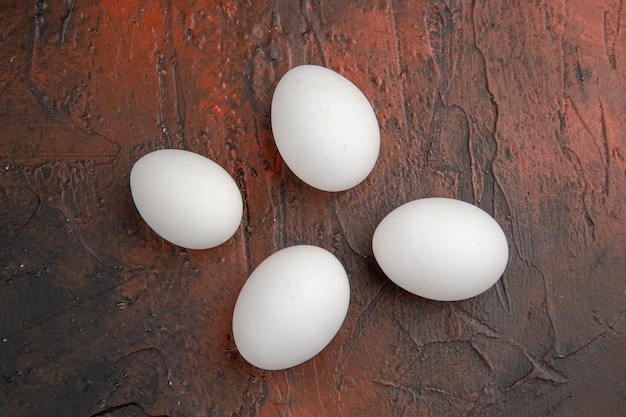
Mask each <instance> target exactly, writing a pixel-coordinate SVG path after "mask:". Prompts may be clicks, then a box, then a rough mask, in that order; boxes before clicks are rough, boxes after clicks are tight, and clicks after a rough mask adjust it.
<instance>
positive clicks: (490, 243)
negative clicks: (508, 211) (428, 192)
mask: <svg viewBox="0 0 626 417" xmlns="http://www.w3.org/2000/svg"><path fill="white" fill-rule="evenodd" d="M372 249H373V251H374V257H375V258H376V260H377V262H378V264H379V265H380V267H381V269H382V270H383V272H384V273H385V274H386V275H387V276H388V277H389V279H391V280H392V281H393V282H395V283H396V284H397V285H399V286H400V287H402V288H404V289H405V290H407V291H409V292H411V293H413V294H416V295H419V296H421V297H425V298H429V299H433V300H440V301H456V300H463V299H466V298H470V297H474V296H476V295H478V294H480V293H482V292H484V291H486V290H487V289H489V288H490V287H491V286H492V285H493V284H495V283H496V282H497V281H498V279H499V278H500V276H501V275H502V273H503V272H504V269H505V268H506V265H507V262H508V258H509V248H508V243H507V240H506V236H505V234H504V232H503V230H502V228H500V225H499V224H498V223H497V222H496V221H495V220H494V218H493V217H491V216H490V215H489V214H488V213H487V212H485V211H483V210H482V209H480V208H479V207H476V206H474V205H472V204H469V203H466V202H463V201H459V200H455V199H450V198H423V199H419V200H414V201H411V202H409V203H406V204H404V205H401V206H400V207H398V208H396V209H394V210H393V211H391V212H390V213H389V214H388V215H387V216H386V217H385V218H384V219H383V220H382V221H381V222H380V224H379V225H378V227H377V228H376V230H375V232H374V236H373V239H372Z"/></svg>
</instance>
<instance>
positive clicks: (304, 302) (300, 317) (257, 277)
mask: <svg viewBox="0 0 626 417" xmlns="http://www.w3.org/2000/svg"><path fill="white" fill-rule="evenodd" d="M349 302H350V284H349V281H348V276H347V274H346V271H345V269H344V268H343V266H342V264H341V262H339V260H338V259H337V258H336V257H335V256H334V255H333V254H331V253H330V252H328V251H327V250H325V249H322V248H319V247H317V246H309V245H296V246H290V247H287V248H285V249H282V250H279V251H277V252H275V253H274V254H272V255H270V256H269V257H268V258H266V259H265V260H264V261H263V262H262V263H261V264H259V266H258V267H257V268H256V269H255V270H254V271H253V272H252V273H251V274H250V276H249V278H248V280H247V281H246V283H245V284H244V286H243V288H242V289H241V292H240V294H239V297H238V298H237V302H236V303H235V309H234V312H233V323H232V324H233V338H234V340H235V344H236V345H237V349H238V350H239V353H240V354H241V356H243V358H244V359H246V360H247V361H248V362H249V363H251V364H252V365H254V366H256V367H258V368H262V369H266V370H278V369H286V368H290V367H293V366H296V365H299V364H301V363H303V362H305V361H307V360H309V359H311V358H313V357H314V356H315V355H317V354H318V353H319V352H321V351H322V350H323V349H324V347H326V346H327V345H328V344H329V343H330V342H331V340H332V339H333V338H334V337H335V335H336V334H337V332H338V331H339V329H340V327H341V325H342V323H343V321H344V319H345V317H346V313H347V311H348V304H349Z"/></svg>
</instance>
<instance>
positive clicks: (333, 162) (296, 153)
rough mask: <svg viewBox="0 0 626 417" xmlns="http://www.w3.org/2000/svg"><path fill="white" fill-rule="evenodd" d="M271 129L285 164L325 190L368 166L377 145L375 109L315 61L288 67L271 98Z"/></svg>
mask: <svg viewBox="0 0 626 417" xmlns="http://www.w3.org/2000/svg"><path fill="white" fill-rule="evenodd" d="M271 116H272V117H271V121H272V131H273V134H274V140H275V141H276V147H277V148H278V151H279V152H280V155H281V156H282V158H283V160H284V161H285V163H286V164H287V166H288V167H289V168H290V169H291V170H292V171H293V173H294V174H295V175H296V176H298V177H299V178H300V179H301V180H302V181H304V182H306V183H307V184H309V185H311V186H312V187H315V188H318V189H320V190H324V191H343V190H347V189H348V188H352V187H354V186H355V185H357V184H359V183H360V182H361V181H363V180H364V179H365V178H366V177H367V175H368V174H369V173H370V172H371V171H372V169H373V167H374V164H375V163H376V159H377V158H378V152H379V148H380V129H379V126H378V121H377V120H376V115H375V114H374V110H373V109H372V106H371V105H370V103H369V101H368V100H367V98H366V97H365V95H363V93H362V92H361V90H359V88H358V87H357V86H355V85H354V84H353V83H352V82H350V81H349V80H347V79H346V78H344V77H343V76H341V75H339V74H338V73H336V72H334V71H332V70H330V69H328V68H324V67H320V66H317V65H301V66H299V67H295V68H293V69H291V70H290V71H288V72H287V73H286V74H285V75H284V76H283V77H282V78H281V80H280V81H279V83H278V85H277V86H276V90H275V91H274V95H273V97H272V110H271Z"/></svg>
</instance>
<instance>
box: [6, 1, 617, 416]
mask: <svg viewBox="0 0 626 417" xmlns="http://www.w3.org/2000/svg"><path fill="white" fill-rule="evenodd" d="M624 22H626V8H625V7H623V5H622V2H621V1H596V0H593V1H587V2H583V1H573V0H567V1H558V2H557V1H543V2H520V1H501V2H495V1H486V2H483V1H451V2H443V1H421V0H420V1H394V2H375V1H366V2H352V3H350V2H344V3H342V2H320V1H316V2H313V1H304V2H295V3H294V2H270V3H267V2H242V1H229V2H210V1H209V2H198V1H153V2H148V1H141V0H139V1H135V2H118V1H101V2H98V3H97V4H95V3H94V4H88V3H86V2H81V4H75V3H71V2H32V3H24V2H12V3H11V4H9V3H7V4H5V5H2V6H0V45H1V46H2V47H1V48H0V51H2V52H1V53H0V124H1V125H2V132H1V133H0V230H1V235H0V236H1V237H0V306H1V307H0V308H1V309H0V374H1V375H0V376H1V378H0V388H1V390H2V394H1V396H0V398H2V400H1V401H0V415H3V416H49V415H80V416H93V417H95V416H126V415H136V416H157V415H158V416H161V415H163V416H164V415H168V416H230V415H236V416H320V415H328V416H330V415H333V416H344V417H348V416H355V417H356V416H442V415H447V416H611V417H612V416H622V415H624V414H626V384H625V382H624V370H625V369H626V362H625V360H626V339H625V337H624V311H625V302H624V279H625V278H626V275H625V272H624V271H626V255H625V253H626V226H625V224H626V223H625V222H624V218H625V216H626V174H625V172H626V149H625V146H626V142H625V141H624V135H625V134H626V118H625V117H624V115H625V114H626V100H624V96H625V95H626V83H625V81H624V80H625V75H626V39H625V36H626V35H625V33H626V32H625V31H624ZM304 63H313V64H322V65H326V66H328V67H330V68H331V69H334V70H335V71H337V72H339V73H341V74H343V75H344V76H346V77H348V78H349V79H350V80H351V81H352V82H354V83H355V84H356V85H357V86H359V88H361V89H362V90H363V92H364V93H365V94H366V96H367V97H368V98H369V99H370V102H371V103H372V105H373V107H374V109H375V111H376V114H377V117H378V120H379V123H380V126H381V141H382V144H381V153H380V158H379V160H378V163H377V164H376V166H375V168H374V171H373V172H372V174H371V175H370V176H369V177H368V178H367V179H366V180H365V181H364V182H363V183H362V184H361V185H359V186H357V187H355V188H354V189H351V190H349V191H346V192H343V193H335V194H329V193H323V192H321V191H318V190H314V189H312V188H311V187H308V186H306V185H304V184H303V183H301V182H300V181H299V180H298V179H297V178H296V177H295V176H294V175H293V174H292V173H291V171H290V170H289V169H288V168H287V167H286V166H285V165H284V164H283V163H282V161H281V159H280V155H279V154H278V153H277V150H276V147H275V145H274V143H273V139H272V135H271V125H270V105H271V97H272V92H273V90H274V87H275V85H276V83H277V82H278V80H279V79H280V77H281V76H282V75H283V74H284V73H285V72H286V71H287V70H288V69H289V68H291V67H293V66H295V65H299V64H304ZM162 148H184V149H188V150H191V151H194V152H198V153H200V154H202V155H205V156H208V157H210V158H212V159H213V160H215V161H216V162H217V163H219V164H220V165H222V166H223V167H224V168H225V169H226V170H227V171H228V172H229V173H230V174H231V175H232V176H233V178H235V179H236V181H237V184H238V185H239V186H240V188H241V190H242V192H243V194H244V197H245V213H244V216H243V220H242V225H241V227H240V229H239V231H238V232H237V233H236V234H235V236H234V237H233V238H232V239H231V240H229V241H228V242H226V243H225V244H224V245H222V246H220V247H218V248H215V249H211V250H207V251H191V250H184V249H181V248H178V247H175V246H173V245H171V244H169V243H167V242H164V241H163V240H162V239H160V238H159V237H158V236H157V235H155V234H154V233H153V232H152V231H151V230H150V229H149V227H148V226H147V225H146V224H145V223H144V222H143V221H142V220H141V218H140V217H139V215H138V213H137V211H136V209H135V207H134V205H133V202H132V199H131V196H130V191H129V186H128V176H129V172H130V169H131V167H132V164H133V163H134V162H135V161H136V160H137V159H138V158H139V157H141V156H142V155H144V154H146V153H147V152H150V151H152V150H155V149H162ZM261 172H263V173H264V175H260V173H261ZM430 196H444V197H453V198H459V199H462V200H465V201H469V202H473V203H475V204H477V205H479V206H480V207H482V208H484V209H485V210H487V211H488V212H489V213H491V214H493V215H494V217H495V219H496V220H497V221H498V222H499V223H500V224H501V225H502V227H503V229H504V230H505V232H506V234H507V238H508V240H509V244H510V247H511V257H510V261H509V265H508V268H507V270H506V272H505V274H504V276H503V278H502V279H501V281H499V282H498V283H497V284H496V285H495V286H494V287H493V288H492V289H491V290H489V291H487V292H486V293H484V294H482V295H480V296H478V297H476V298H474V299H471V300H467V301H462V302H456V303H439V302H434V301H429V300H425V299H421V298H418V297H415V296H412V295H410V294H408V293H406V292H404V291H403V290H401V289H399V288H397V287H396V286H394V285H393V284H392V283H391V282H390V281H389V280H387V279H386V278H385V277H384V275H383V274H382V272H381V271H380V269H379V268H378V267H377V265H376V262H375V260H374V259H373V257H372V253H371V236H372V233H373V231H374V228H375V227H376V225H377V224H378V222H379V221H380V220H381V219H382V218H383V217H384V216H385V215H386V214H387V213H388V212H389V211H390V210H392V209H393V208H395V207H397V206H398V205H399V204H401V203H403V202H406V201H409V200H412V199H415V198H420V197H430ZM298 243H307V244H315V245H319V246H321V247H324V248H326V249H328V250H330V251H332V252H333V253H334V254H335V255H337V257H338V258H339V259H340V260H341V262H342V263H343V264H344V266H345V267H346V269H347V271H348V273H349V277H350V283H351V304H350V309H349V312H348V316H347V318H346V321H345V323H344V325H343V327H342V328H341V330H340V331H339V334H338V335H337V337H336V338H335V339H334V340H333V341H332V342H331V344H330V345H329V346H328V347H327V348H326V349H325V350H324V351H323V352H322V354H320V355H318V356H317V357H315V358H314V359H312V360H311V361H309V362H307V363H305V364H303V365H301V366H298V367H295V368H292V369H289V370H285V371H280V372H266V371H262V370H259V369H256V368H254V367H252V366H250V365H249V364H247V363H246V362H245V361H244V360H243V359H242V358H241V357H240V356H239V355H238V354H237V350H236V346H235V344H234V342H233V340H232V336H231V329H230V325H231V324H230V320H231V316H232V310H233V306H234V303H235V300H236V298H237V295H238V291H239V289H240V288H241V286H242V285H243V283H244V281H245V279H246V277H247V276H248V274H249V273H250V272H251V270H252V269H253V268H254V267H255V266H256V265H258V264H259V263H260V262H261V261H262V260H263V259H264V258H265V257H267V256H269V255H270V254H271V253H273V252H274V251H276V250H278V249H280V248H283V247H285V246H287V245H292V244H298Z"/></svg>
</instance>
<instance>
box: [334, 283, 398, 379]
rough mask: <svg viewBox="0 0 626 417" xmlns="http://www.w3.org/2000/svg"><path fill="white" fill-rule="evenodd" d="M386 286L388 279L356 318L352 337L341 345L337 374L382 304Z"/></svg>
mask: <svg viewBox="0 0 626 417" xmlns="http://www.w3.org/2000/svg"><path fill="white" fill-rule="evenodd" d="M386 287H387V281H385V283H384V284H383V285H381V286H380V288H379V289H378V292H377V293H376V294H375V295H374V297H373V298H372V299H371V300H370V301H369V303H368V304H367V306H365V309H363V311H361V314H359V317H358V318H357V320H356V322H355V324H354V329H353V330H352V334H351V335H350V337H348V339H347V340H346V342H345V343H344V344H343V345H342V346H341V351H340V352H339V358H338V359H337V364H336V365H335V375H339V369H340V368H341V366H342V363H343V361H344V359H345V357H346V356H347V355H348V354H349V353H350V350H351V349H352V346H354V344H355V343H356V340H357V339H358V337H359V335H360V333H361V331H362V330H363V328H364V327H365V325H366V324H367V322H368V321H369V318H370V316H371V315H372V312H373V311H374V310H375V309H376V307H378V305H379V304H380V302H381V300H382V298H383V295H384V294H385V291H383V290H384V289H385V288H386ZM335 389H337V390H338V389H339V385H338V382H337V381H335Z"/></svg>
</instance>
